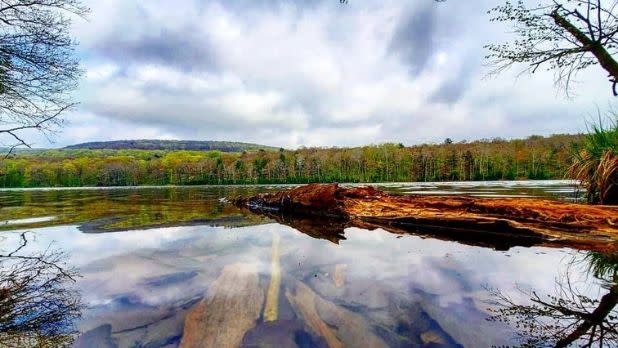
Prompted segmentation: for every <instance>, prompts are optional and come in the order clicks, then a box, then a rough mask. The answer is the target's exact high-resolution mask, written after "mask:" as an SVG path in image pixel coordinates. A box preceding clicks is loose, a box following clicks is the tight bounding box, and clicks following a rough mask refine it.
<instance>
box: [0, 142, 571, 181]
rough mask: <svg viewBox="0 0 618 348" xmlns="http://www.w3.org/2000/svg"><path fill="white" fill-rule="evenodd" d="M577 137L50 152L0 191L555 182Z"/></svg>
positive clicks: (13, 162)
mask: <svg viewBox="0 0 618 348" xmlns="http://www.w3.org/2000/svg"><path fill="white" fill-rule="evenodd" d="M582 141H583V135H565V134H558V135H552V136H548V137H543V136H536V135H535V136H530V137H528V138H526V139H515V140H504V139H499V138H496V139H483V140H478V141H473V142H465V141H462V142H458V143H453V142H452V141H451V140H450V139H446V140H445V141H444V142H443V143H442V144H423V145H415V146H409V147H407V146H404V145H403V144H393V143H389V144H381V145H371V146H363V147H355V148H299V149H297V150H286V149H283V148H281V149H278V150H264V149H260V150H253V151H242V152H222V151H166V150H135V149H124V150H111V149H105V150H91V149H56V150H45V151H30V152H19V153H16V154H12V155H11V156H10V157H7V158H5V159H4V160H2V161H0V187H63V186H67V187H69V186H129V185H203V184H286V183H289V184H298V183H309V182H404V181H471V180H517V179H562V178H564V175H565V173H566V172H567V169H568V168H569V166H570V164H571V158H572V154H573V153H574V149H576V148H578V147H579V146H580V145H581V143H582Z"/></svg>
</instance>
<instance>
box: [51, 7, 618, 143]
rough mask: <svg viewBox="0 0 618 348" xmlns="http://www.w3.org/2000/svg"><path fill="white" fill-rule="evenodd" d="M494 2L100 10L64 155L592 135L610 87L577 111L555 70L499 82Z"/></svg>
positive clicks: (85, 47)
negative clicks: (94, 149) (128, 143)
mask: <svg viewBox="0 0 618 348" xmlns="http://www.w3.org/2000/svg"><path fill="white" fill-rule="evenodd" d="M491 4H492V3H490V1H489V0H484V1H482V3H475V5H474V6H473V5H471V4H462V3H458V2H455V1H453V2H451V1H448V2H445V3H440V4H436V3H434V2H433V1H430V0H426V1H415V2H409V1H404V0H366V1H365V0H363V1H354V2H350V3H349V4H347V5H340V4H339V2H337V1H331V0H322V1H300V0H298V1H284V0H281V1H273V2H270V1H268V2H267V1H257V2H254V1H249V0H232V1H223V0H211V1H205V0H187V1H183V2H179V3H171V2H166V1H149V2H137V1H136V0H132V1H126V0H109V1H106V2H100V1H96V2H95V1H94V0H92V1H91V3H90V4H89V5H90V6H91V7H92V8H93V12H92V15H91V18H90V21H89V22H87V23H80V24H79V25H78V26H77V27H76V30H75V36H76V37H77V39H78V40H79V41H80V42H81V46H80V52H79V53H80V55H82V56H83V57H85V58H84V61H83V63H84V65H85V67H86V68H87V69H88V75H87V78H86V79H85V80H84V81H83V83H82V85H81V88H80V90H79V91H78V93H77V94H76V97H77V99H78V100H79V101H81V108H80V109H79V111H78V112H77V113H75V114H74V115H72V116H71V117H70V119H69V121H71V125H70V126H69V127H68V128H67V129H66V131H65V132H64V134H62V135H60V136H59V137H58V139H57V140H58V142H57V145H58V146H61V145H66V144H69V143H72V142H76V141H87V140H91V139H95V138H96V139H106V138H109V139H123V138H127V137H139V138H149V137H152V138H185V139H186V138H195V139H218V140H244V141H254V142H259V143H265V144H267V145H273V146H286V147H297V146H300V145H319V146H334V145H337V146H344V145H361V144H367V143H380V142H385V141H392V142H403V143H405V144H414V143H419V142H430V141H437V142H440V141H442V140H443V139H444V138H445V137H451V138H454V139H469V140H471V139H477V138H484V137H493V136H500V137H505V138H508V137H517V136H527V135H529V134H532V133H540V134H548V133H552V132H555V131H560V132H563V131H569V130H571V131H578V130H581V128H582V127H581V125H582V124H583V118H584V116H579V115H586V112H585V111H586V110H589V109H590V108H594V105H595V103H596V104H597V105H606V104H607V98H610V96H609V93H608V91H607V88H606V81H604V80H603V76H604V75H603V74H599V76H600V78H599V79H596V78H595V77H592V78H590V79H589V80H586V81H585V83H586V84H585V86H586V89H585V90H581V93H580V95H579V96H578V98H577V99H575V100H565V99H564V98H562V97H561V96H559V95H558V94H557V93H556V92H555V89H554V88H553V84H552V79H553V76H552V75H551V74H535V76H534V78H527V77H522V78H520V79H516V78H515V73H516V72H509V73H506V74H504V75H501V76H500V77H499V78H497V79H489V80H487V79H483V77H484V75H485V73H486V71H484V69H483V67H482V66H481V64H482V59H483V58H482V57H483V55H484V52H483V51H482V46H483V44H486V43H487V41H488V40H491V41H494V40H499V39H500V38H501V37H503V34H502V33H501V32H500V30H505V28H503V27H494V25H495V24H491V23H489V22H488V21H487V17H486V15H485V10H486V9H487V8H489V7H490V5H491ZM595 76H596V75H595ZM582 83H584V82H582ZM565 110H567V111H568V112H565ZM39 146H40V145H39Z"/></svg>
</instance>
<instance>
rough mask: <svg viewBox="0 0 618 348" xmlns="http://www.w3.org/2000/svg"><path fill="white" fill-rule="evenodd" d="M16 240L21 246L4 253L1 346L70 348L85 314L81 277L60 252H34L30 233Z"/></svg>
mask: <svg viewBox="0 0 618 348" xmlns="http://www.w3.org/2000/svg"><path fill="white" fill-rule="evenodd" d="M12 237H17V239H18V242H17V246H16V247H15V248H14V249H13V250H11V251H8V252H2V253H0V346H2V347H70V346H71V344H72V343H73V340H74V338H75V336H76V334H78V331H77V330H76V327H75V325H74V324H75V321H76V320H77V319H79V318H80V316H81V309H82V304H81V300H80V296H79V293H78V291H77V289H76V288H75V287H74V286H73V285H74V284H73V283H74V282H75V280H76V278H77V277H78V273H77V272H76V271H75V270H74V269H73V268H71V267H68V266H67V265H66V264H65V261H66V254H64V253H63V252H62V251H61V250H59V249H52V248H48V249H46V250H44V251H42V252H34V253H30V252H27V251H26V248H27V245H28V242H29V238H32V235H31V234H29V233H27V232H22V233H19V234H18V235H14V236H12ZM4 242H6V240H5V241H4Z"/></svg>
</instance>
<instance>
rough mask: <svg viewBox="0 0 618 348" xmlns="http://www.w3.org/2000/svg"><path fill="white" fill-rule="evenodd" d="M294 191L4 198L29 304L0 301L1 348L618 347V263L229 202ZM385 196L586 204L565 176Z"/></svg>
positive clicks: (7, 277)
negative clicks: (332, 231)
mask: <svg viewBox="0 0 618 348" xmlns="http://www.w3.org/2000/svg"><path fill="white" fill-rule="evenodd" d="M379 186H380V185H379ZM288 188H290V186H244V187H162V188H116V189H107V188H105V189H98V188H97V189H47V190H41V189H38V190H4V191H0V231H2V232H0V236H2V238H3V241H2V244H1V247H0V249H1V250H0V254H2V255H0V256H1V257H0V290H3V289H5V288H6V289H9V290H8V291H12V289H13V288H17V289H16V290H15V291H16V293H17V294H21V293H20V291H22V292H23V291H26V293H27V294H29V295H28V296H17V295H16V296H14V297H13V299H22V300H23V299H25V300H23V301H26V302H27V303H26V304H21V305H20V304H19V303H18V304H14V303H13V302H10V305H7V303H9V302H7V300H6V298H10V296H5V295H4V293H0V346H2V345H3V342H4V343H5V344H6V345H7V346H8V345H9V343H11V342H12V343H13V345H14V346H15V344H14V342H22V343H23V342H32V339H33V338H32V337H33V336H32V333H31V332H28V327H35V326H36V325H39V326H36V327H38V328H39V332H40V333H42V335H41V334H39V335H36V339H38V340H45V339H49V340H50V342H56V343H55V344H54V343H52V344H51V345H50V346H59V345H62V344H66V342H70V340H71V338H70V336H71V334H75V336H76V337H77V339H76V341H75V342H74V343H73V344H72V345H73V346H75V347H177V346H182V347H462V346H463V347H490V346H496V345H497V346H499V345H518V344H524V343H531V344H533V345H535V346H554V345H556V344H560V343H567V344H568V343H572V344H573V345H574V346H578V345H580V344H581V343H582V342H588V340H589V339H591V337H592V339H593V342H595V343H597V344H598V343H600V342H599V341H600V340H602V343H603V346H606V347H607V346H609V347H615V346H618V341H617V339H618V334H617V333H616V330H617V327H618V323H617V319H616V316H617V315H618V313H617V310H616V308H615V305H616V302H617V301H618V286H617V285H616V279H618V276H617V274H618V266H617V264H618V262H617V257H616V256H615V255H602V254H597V253H588V252H583V251H576V250H571V249H554V248H541V247H532V248H524V247H515V248H510V249H509V250H494V249H492V248H484V247H478V246H470V245H465V244H460V243H457V242H455V241H449V240H443V239H441V240H440V239H432V238H428V237H426V236H425V237H420V236H417V235H412V234H410V235H396V234H391V233H389V232H386V231H384V230H381V229H377V230H372V231H369V230H364V229H359V228H348V229H346V230H345V233H344V235H337V236H332V235H324V236H322V235H320V233H315V234H306V233H302V232H301V231H300V230H303V229H300V230H298V229H295V228H292V227H290V226H286V225H283V224H279V223H276V222H275V221H273V220H270V219H268V218H265V217H261V216H258V215H254V214H251V213H249V212H247V211H242V210H239V209H237V208H235V207H234V206H232V205H231V204H229V203H228V200H227V198H229V197H234V196H237V195H241V194H242V195H248V194H254V193H257V192H266V191H273V190H278V189H288ZM380 188H382V189H384V190H386V191H390V192H393V193H398V194H467V195H473V196H483V197H494V196H502V197H503V196H508V197H523V196H534V197H544V198H549V199H564V200H575V199H576V198H577V197H578V193H577V192H575V191H574V186H573V184H572V183H571V182H566V181H524V182H489V183H478V182H477V183H469V182H468V183H397V184H386V185H381V186H380ZM317 228H318V229H319V226H318V227H317ZM311 229H312V230H315V229H316V226H311ZM325 229H326V226H325ZM56 266H59V267H56ZM41 270H42V271H41ZM33 275H34V276H33ZM71 278H73V279H75V282H73V281H71ZM37 279H40V280H37ZM50 279H51V280H53V281H50ZM16 280H23V281H24V282H29V283H28V286H23V287H21V288H20V287H18V286H16V285H15V284H16V283H19V282H18V281H16ZM20 284H21V283H20ZM37 287H40V288H41V291H40V292H37V291H39V290H38V288H37ZM24 289H27V290H24ZM33 289H34V290H33ZM3 296H4V297H3ZM37 300H40V301H37ZM31 303H33V304H31ZM49 304H52V305H51V306H49ZM3 312H4V313H3ZM601 312H602V313H601ZM7 313H9V314H10V315H9V314H7ZM15 313H17V314H15ZM578 313H579V314H578ZM43 314H45V315H43ZM601 314H603V315H601ZM7 318H8V319H7ZM582 318H588V319H590V318H593V319H594V320H592V321H591V320H588V323H590V322H592V324H591V325H588V326H587V328H586V329H585V327H584V326H585V325H583V324H585V323H586V321H585V320H583V319H582ZM28 321H36V322H35V324H36V325H34V324H33V325H30V326H27V325H23V324H24V323H26V322H28ZM11 323H12V324H11ZM73 329H74V330H73ZM578 329H579V331H582V330H583V333H581V334H579V331H578ZM584 329H585V330H584ZM612 330H613V331H612ZM574 332H575V333H576V334H574ZM599 333H601V334H600V335H599ZM20 340H22V341H20ZM54 340H57V341H54ZM16 346H20V344H17V345H16ZM24 346H26V345H25V344H24Z"/></svg>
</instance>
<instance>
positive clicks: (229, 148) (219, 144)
mask: <svg viewBox="0 0 618 348" xmlns="http://www.w3.org/2000/svg"><path fill="white" fill-rule="evenodd" d="M65 149H89V150H128V149H132V150H168V151H177V150H190V151H211V150H216V151H222V152H242V151H250V150H260V149H263V150H275V149H276V148H274V147H270V146H264V145H258V144H250V143H239V142H232V141H209V140H206V141H199V140H147V139H139V140H115V141H96V142H89V143H82V144H76V145H70V146H67V147H65Z"/></svg>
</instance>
